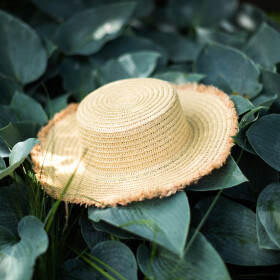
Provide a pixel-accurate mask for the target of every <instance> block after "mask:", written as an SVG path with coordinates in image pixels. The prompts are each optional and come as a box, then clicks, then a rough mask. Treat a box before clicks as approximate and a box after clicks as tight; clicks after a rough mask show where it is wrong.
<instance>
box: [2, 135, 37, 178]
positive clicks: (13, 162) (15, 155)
mask: <svg viewBox="0 0 280 280" xmlns="http://www.w3.org/2000/svg"><path fill="white" fill-rule="evenodd" d="M37 143H39V140H38V139H35V138H29V139H27V140H26V141H24V142H19V143H17V144H16V145H15V146H14V147H13V149H12V151H11V154H10V156H9V164H10V166H9V167H7V168H6V169H3V170H0V179H2V178H4V177H5V176H8V175H11V174H12V173H13V172H14V170H15V169H16V168H18V167H19V166H20V165H21V164H22V163H23V161H24V160H25V159H26V158H27V156H28V155H29V153H30V152H31V150H32V148H33V147H34V146H35V145H36V144H37Z"/></svg>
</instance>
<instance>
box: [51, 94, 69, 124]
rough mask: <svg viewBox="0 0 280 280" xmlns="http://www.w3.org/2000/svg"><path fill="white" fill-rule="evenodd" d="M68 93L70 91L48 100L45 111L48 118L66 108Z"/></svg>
mask: <svg viewBox="0 0 280 280" xmlns="http://www.w3.org/2000/svg"><path fill="white" fill-rule="evenodd" d="M70 95H71V93H66V94H63V95H61V96H59V97H56V98H53V99H51V100H48V103H47V105H46V112H47V113H48V116H49V118H52V117H53V116H54V114H55V113H58V112H60V111H61V110H63V109H65V108H66V106H67V105H68V99H69V97H70Z"/></svg>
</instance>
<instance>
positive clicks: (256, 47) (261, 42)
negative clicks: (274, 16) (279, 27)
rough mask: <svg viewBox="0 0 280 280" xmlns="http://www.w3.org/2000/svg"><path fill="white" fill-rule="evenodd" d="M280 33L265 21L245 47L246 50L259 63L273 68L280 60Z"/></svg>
mask: <svg viewBox="0 0 280 280" xmlns="http://www.w3.org/2000/svg"><path fill="white" fill-rule="evenodd" d="M279 49H280V33H279V32H277V31H276V30H275V29H274V28H272V27H271V26H269V25H268V24H267V23H263V24H262V25H261V27H260V28H259V29H258V30H257V32H256V33H255V34H254V35H253V36H252V38H251V39H250V40H249V41H248V43H247V44H246V45H245V47H244V52H245V53H246V54H247V55H248V56H249V57H251V58H252V59H253V60H254V61H256V62H257V63H258V64H259V65H261V66H263V67H265V68H267V69H273V68H274V66H275V64H276V63H278V62H280V53H279Z"/></svg>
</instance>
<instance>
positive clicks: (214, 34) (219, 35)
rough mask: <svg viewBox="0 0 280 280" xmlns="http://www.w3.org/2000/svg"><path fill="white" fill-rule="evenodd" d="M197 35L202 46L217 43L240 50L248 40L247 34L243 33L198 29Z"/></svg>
mask: <svg viewBox="0 0 280 280" xmlns="http://www.w3.org/2000/svg"><path fill="white" fill-rule="evenodd" d="M196 34H197V36H198V40H199V42H200V43H201V44H205V43H210V42H216V43H220V44H223V45H226V46H231V47H236V48H240V47H241V46H243V44H244V43H245V41H246V39H247V34H246V33H242V32H238V33H237V32H236V33H226V32H224V31H220V30H218V29H208V28H202V27H198V28H196Z"/></svg>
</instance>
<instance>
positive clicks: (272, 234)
mask: <svg viewBox="0 0 280 280" xmlns="http://www.w3.org/2000/svg"><path fill="white" fill-rule="evenodd" d="M257 214H258V217H259V219H260V222H261V224H262V226H263V227H264V229H265V231H266V233H267V235H268V236H269V238H270V239H271V241H272V242H273V243H274V244H276V245H277V246H278V249H279V248H280V183H274V184H270V185H268V186H267V187H266V188H265V189H264V190H263V191H262V192H261V194H260V196H259V198H258V204H257Z"/></svg>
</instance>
